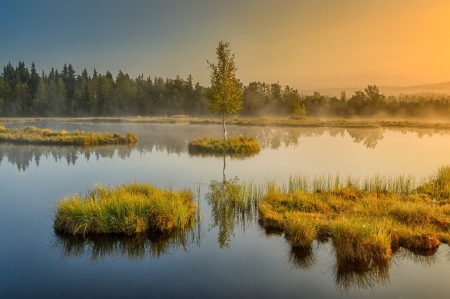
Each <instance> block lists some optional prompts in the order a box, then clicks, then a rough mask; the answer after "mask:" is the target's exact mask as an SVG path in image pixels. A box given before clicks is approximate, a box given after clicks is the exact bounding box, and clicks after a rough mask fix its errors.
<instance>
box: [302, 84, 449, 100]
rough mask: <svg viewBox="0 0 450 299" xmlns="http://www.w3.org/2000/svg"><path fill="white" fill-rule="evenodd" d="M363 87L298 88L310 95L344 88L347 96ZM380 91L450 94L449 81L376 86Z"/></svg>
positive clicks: (330, 94) (331, 94) (333, 93)
mask: <svg viewBox="0 0 450 299" xmlns="http://www.w3.org/2000/svg"><path fill="white" fill-rule="evenodd" d="M366 87H367V86H364V87H360V88H357V87H346V88H323V89H316V90H300V93H301V94H304V95H312V94H314V92H319V93H320V94H322V95H329V96H340V95H341V91H343V90H345V92H346V94H347V97H350V96H352V95H353V94H354V93H355V91H357V90H364V88H366ZM378 88H379V89H380V92H381V93H382V94H384V95H386V96H389V95H398V94H401V93H403V94H412V93H421V92H433V93H448V94H450V82H443V83H437V84H423V85H413V86H406V87H402V86H378Z"/></svg>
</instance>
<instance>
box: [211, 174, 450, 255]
mask: <svg viewBox="0 0 450 299" xmlns="http://www.w3.org/2000/svg"><path fill="white" fill-rule="evenodd" d="M235 184H238V183H235ZM238 185H239V184H238ZM250 185H251V184H250ZM250 185H249V184H248V183H245V182H244V183H242V186H245V188H246V189H253V190H257V191H256V192H254V193H255V195H252V194H250V193H245V192H241V193H242V195H240V194H241V193H240V192H233V194H234V195H233V196H228V197H227V198H228V200H227V201H223V202H224V205H225V204H228V206H229V209H237V208H236V207H240V206H241V205H242V206H252V207H257V209H258V216H259V223H260V225H262V226H263V227H264V229H265V230H271V229H273V230H275V231H282V232H283V233H284V235H285V237H286V239H287V240H288V241H289V243H290V244H291V245H292V246H293V247H296V248H303V249H305V250H306V249H308V248H311V247H312V245H313V242H315V241H318V242H319V243H320V242H323V241H324V240H331V242H332V245H333V248H334V251H335V253H336V255H337V258H338V259H339V260H340V261H347V262H350V263H362V264H367V263H369V264H370V263H377V262H380V261H386V260H389V259H390V258H391V257H392V255H393V254H394V253H395V252H396V251H397V250H398V248H406V249H409V250H411V251H412V252H415V253H418V254H422V255H423V254H425V255H427V254H433V253H434V252H436V250H437V248H438V246H439V244H440V243H441V242H442V243H448V242H449V241H450V192H449V190H450V166H444V167H442V168H440V169H439V170H438V171H436V173H434V174H433V175H432V176H430V177H429V178H427V179H424V180H422V181H421V182H416V180H415V179H414V177H412V176H398V177H388V176H379V175H377V176H374V177H371V178H366V179H357V178H351V177H347V178H342V177H340V176H330V175H322V176H315V177H306V176H300V175H298V176H291V177H290V180H289V182H288V183H286V184H283V185H277V184H275V183H274V182H270V181H269V182H266V184H265V186H261V185H258V186H256V185H253V186H250ZM227 188H234V189H237V190H239V186H235V185H231V186H230V187H227ZM213 191H214V190H213ZM214 192H219V191H214ZM220 192H222V191H220ZM227 192H230V191H227ZM244 203H245V204H244ZM222 209H223V210H225V209H226V208H223V207H222ZM232 211H233V210H232ZM231 214H233V213H231ZM305 250H304V251H305ZM306 251H307V250H306Z"/></svg>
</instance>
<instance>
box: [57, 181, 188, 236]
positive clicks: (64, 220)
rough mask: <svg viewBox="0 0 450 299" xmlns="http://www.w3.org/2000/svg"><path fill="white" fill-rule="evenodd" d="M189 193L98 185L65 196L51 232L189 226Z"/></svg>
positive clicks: (168, 230)
mask: <svg viewBox="0 0 450 299" xmlns="http://www.w3.org/2000/svg"><path fill="white" fill-rule="evenodd" d="M193 198H194V196H193V194H192V191H190V190H188V189H184V190H180V191H173V190H166V189H161V188H158V187H155V186H153V185H150V184H148V183H136V182H133V183H130V184H128V185H124V184H121V185H119V186H118V187H104V186H102V185H100V184H97V185H95V187H94V188H93V189H91V190H89V191H88V192H87V193H86V194H84V195H78V194H75V195H72V196H67V197H64V198H63V199H61V200H60V201H58V202H57V203H56V204H55V206H54V211H55V216H54V217H55V218H54V229H55V230H56V231H57V232H61V233H66V234H72V235H83V236H85V235H87V234H105V233H106V234H126V235H136V234H140V233H150V232H152V233H158V234H161V235H167V234H170V233H171V232H173V231H174V230H181V231H185V230H186V229H188V228H190V227H191V224H192V223H193V219H194V212H195V210H196V207H195V204H194V199H193Z"/></svg>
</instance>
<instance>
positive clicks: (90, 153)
mask: <svg viewBox="0 0 450 299" xmlns="http://www.w3.org/2000/svg"><path fill="white" fill-rule="evenodd" d="M134 148H135V146H134V145H132V146H127V145H114V146H97V147H80V146H36V145H14V144H10V143H2V144H0V163H1V162H2V161H3V160H4V159H6V160H7V161H8V162H9V163H11V164H13V165H15V166H16V167H17V170H18V171H26V170H27V169H28V167H30V165H31V164H32V161H33V160H34V163H35V165H36V166H37V167H39V163H40V161H41V159H42V158H43V157H44V158H46V159H47V158H49V157H51V158H53V159H54V160H55V162H58V161H61V160H65V161H66V162H67V165H75V163H76V162H77V160H78V159H79V158H80V157H84V158H85V159H86V160H87V161H89V159H90V158H91V157H94V158H95V159H96V160H99V159H100V158H112V157H114V156H115V155H117V156H118V157H119V158H121V159H122V160H125V159H126V158H129V157H130V154H131V153H132V151H133V149H134Z"/></svg>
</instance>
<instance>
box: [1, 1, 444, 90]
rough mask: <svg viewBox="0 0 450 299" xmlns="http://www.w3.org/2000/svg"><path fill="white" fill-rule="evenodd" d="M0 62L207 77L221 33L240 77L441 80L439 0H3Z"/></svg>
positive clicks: (347, 83)
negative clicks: (65, 64) (209, 64)
mask: <svg viewBox="0 0 450 299" xmlns="http://www.w3.org/2000/svg"><path fill="white" fill-rule="evenodd" d="M0 7H1V10H0V26H1V28H3V30H1V31H0V39H1V40H2V47H1V50H0V65H1V66H5V65H6V64H8V62H11V63H12V64H13V65H14V66H16V65H17V63H18V61H24V62H25V64H26V66H27V67H28V68H30V66H31V63H32V62H33V61H34V62H35V63H36V67H37V69H38V71H42V70H44V71H45V72H46V73H48V71H49V70H50V68H51V67H55V68H57V69H58V70H61V69H62V67H63V65H64V63H67V64H69V63H71V64H72V65H73V67H74V69H75V70H76V71H77V74H79V73H81V71H82V70H83V68H84V67H85V68H86V69H87V70H88V72H89V73H90V74H92V71H93V69H94V68H96V69H97V71H99V72H100V73H105V72H106V71H107V70H109V71H111V72H112V74H113V76H115V75H116V74H117V72H118V71H119V70H122V71H123V72H125V73H129V74H130V75H131V76H132V77H136V76H138V75H139V74H144V77H147V76H151V77H153V76H160V77H163V78H165V77H168V78H175V77H176V76H177V75H179V76H180V77H182V78H186V77H187V76H188V75H192V76H193V78H194V81H198V82H200V83H201V84H202V85H206V86H209V74H210V71H209V69H208V68H207V63H206V60H210V61H215V49H216V47H217V45H218V42H219V41H220V40H224V41H227V42H229V43H230V45H231V49H232V52H234V53H235V54H236V58H235V62H236V65H237V67H238V71H237V73H236V74H237V77H238V78H239V79H241V81H242V82H243V83H244V84H248V83H249V82H252V81H261V82H267V83H273V82H279V83H280V84H281V85H289V86H291V87H293V88H297V89H300V90H302V89H315V88H317V89H320V88H333V87H358V88H359V87H365V86H367V85H369V84H370V85H373V84H376V85H379V86H380V85H385V86H411V85H418V84H429V83H440V82H446V81H450V55H449V54H448V53H450V38H448V33H449V32H450V18H448V16H449V15H450V2H449V1H448V0H396V1H388V0H376V1H375V0H368V1H359V0H341V1H333V0H281V1H271V0H229V1H218V0H217V1H216V0H189V1H187V0H172V1H159V0H148V1H145V0H134V1H105V0H97V1H87V0H79V1H56V0H44V1H31V0H16V1H10V0H0Z"/></svg>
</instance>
